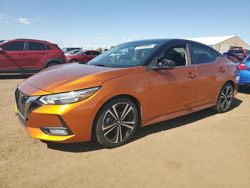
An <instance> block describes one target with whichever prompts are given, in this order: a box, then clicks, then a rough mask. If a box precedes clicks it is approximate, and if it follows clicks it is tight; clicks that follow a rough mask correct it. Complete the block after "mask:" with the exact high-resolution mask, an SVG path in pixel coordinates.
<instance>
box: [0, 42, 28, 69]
mask: <svg viewBox="0 0 250 188" xmlns="http://www.w3.org/2000/svg"><path fill="white" fill-rule="evenodd" d="M0 47H1V48H2V49H3V51H1V53H0V70H1V71H6V72H12V71H19V70H22V69H23V67H22V63H23V62H24V61H25V51H24V42H23V41H16V42H8V43H5V44H3V45H1V46H0Z"/></svg>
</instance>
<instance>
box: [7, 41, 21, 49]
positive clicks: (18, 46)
mask: <svg viewBox="0 0 250 188" xmlns="http://www.w3.org/2000/svg"><path fill="white" fill-rule="evenodd" d="M23 48H24V42H21V41H18V42H10V43H6V44H4V45H2V49H3V50H4V51H23Z"/></svg>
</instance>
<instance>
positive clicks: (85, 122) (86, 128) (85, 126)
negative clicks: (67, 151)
mask: <svg viewBox="0 0 250 188" xmlns="http://www.w3.org/2000/svg"><path fill="white" fill-rule="evenodd" d="M18 89H19V90H20V91H21V92H22V93H23V94H24V95H25V96H27V98H28V99H29V98H30V97H31V96H32V97H34V96H33V95H32V94H33V93H34V92H31V91H33V90H34V89H35V88H33V87H32V86H30V85H28V84H22V85H21V87H20V88H18ZM28 99H27V100H28ZM34 99H35V100H34V101H33V102H32V103H31V104H30V103H29V101H28V102H27V103H25V104H24V107H23V108H24V109H25V110H23V108H22V106H20V105H19V104H18V99H17V98H16V100H17V104H18V105H17V106H18V108H17V114H18V116H19V118H20V119H21V121H22V123H23V124H24V126H25V127H26V129H27V131H28V132H29V134H30V135H31V136H32V137H33V138H37V139H40V140H46V141H54V142H64V143H70V142H82V141H89V140H91V135H92V124H93V121H94V114H95V113H94V112H93V109H94V107H95V106H96V102H95V101H94V100H91V97H90V98H88V99H85V100H83V101H80V102H77V103H73V104H67V105H42V104H39V102H37V99H39V96H35V97H34ZM37 103H38V104H37ZM34 104H35V105H34ZM48 127H58V128H64V129H67V131H68V132H69V133H70V134H68V135H65V136H57V135H51V134H48V132H47V131H45V130H46V128H48Z"/></svg>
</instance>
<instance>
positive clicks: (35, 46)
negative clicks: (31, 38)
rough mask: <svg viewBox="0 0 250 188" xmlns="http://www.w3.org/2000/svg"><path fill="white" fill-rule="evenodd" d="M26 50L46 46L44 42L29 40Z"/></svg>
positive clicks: (40, 48)
mask: <svg viewBox="0 0 250 188" xmlns="http://www.w3.org/2000/svg"><path fill="white" fill-rule="evenodd" d="M28 50H30V51H35V50H37V51H40V50H46V46H45V44H43V43H39V42H29V45H28Z"/></svg>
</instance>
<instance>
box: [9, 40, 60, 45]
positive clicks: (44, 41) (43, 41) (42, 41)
mask: <svg viewBox="0 0 250 188" xmlns="http://www.w3.org/2000/svg"><path fill="white" fill-rule="evenodd" d="M14 41H27V42H41V43H46V44H54V45H56V44H55V43H52V42H48V41H46V40H38V39H26V38H18V39H11V40H6V41H4V42H14Z"/></svg>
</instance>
